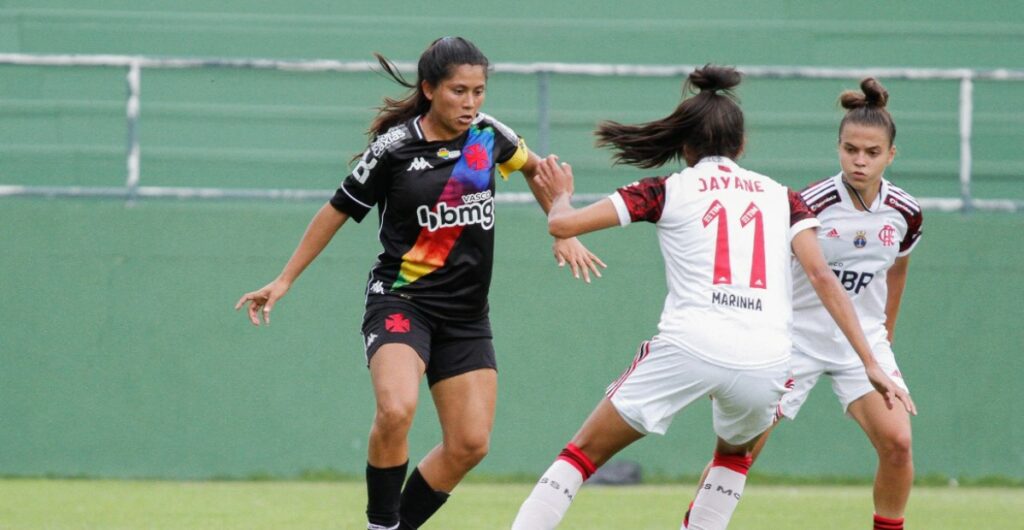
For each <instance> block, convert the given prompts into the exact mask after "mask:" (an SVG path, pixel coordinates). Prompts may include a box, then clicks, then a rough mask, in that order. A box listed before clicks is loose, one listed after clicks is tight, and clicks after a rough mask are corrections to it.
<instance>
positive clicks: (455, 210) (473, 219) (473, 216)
mask: <svg viewBox="0 0 1024 530" xmlns="http://www.w3.org/2000/svg"><path fill="white" fill-rule="evenodd" d="M485 156H486V153H485ZM462 202H463V204H460V205H458V206H454V207H452V206H448V203H445V202H439V203H437V210H435V211H431V210H430V208H429V207H428V206H426V205H421V206H420V207H419V208H416V220H417V221H419V224H420V226H422V227H424V228H426V229H427V230H429V231H431V232H434V231H436V230H438V229H440V228H445V227H449V226H466V225H475V224H478V225H480V226H482V227H483V229H484V230H490V229H491V228H492V227H493V226H494V198H493V197H491V190H484V191H481V192H479V193H470V194H468V195H463V196H462Z"/></svg>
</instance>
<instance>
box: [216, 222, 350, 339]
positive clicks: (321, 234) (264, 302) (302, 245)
mask: <svg viewBox="0 0 1024 530" xmlns="http://www.w3.org/2000/svg"><path fill="white" fill-rule="evenodd" d="M347 220H348V215H346V214H344V213H342V212H339V211H338V210H337V209H335V208H334V207H333V206H331V205H330V203H328V204H325V205H323V207H321V208H320V211H318V212H317V213H316V215H314V216H313V220H312V221H310V222H309V226H308V227H306V233H305V234H303V236H302V240H301V241H299V246H298V247H296V249H295V252H293V253H292V257H291V258H289V259H288V263H286V264H285V266H284V269H282V270H281V274H279V275H278V276H277V278H275V279H274V280H273V281H272V282H270V283H268V284H267V285H264V286H263V287H261V288H260V289H257V290H255V291H251V292H248V293H245V294H244V295H242V297H241V298H239V299H238V303H236V304H235V310H236V311H237V310H239V309H241V308H242V306H243V305H246V304H248V306H249V307H248V313H249V321H250V322H252V324H253V325H254V326H259V325H260V312H261V310H262V313H263V321H264V322H266V323H267V324H268V325H269V324H270V310H271V309H273V308H274V304H276V303H277V301H278V300H279V299H280V298H281V297H282V296H284V295H285V293H287V292H288V289H290V288H291V286H292V283H294V282H295V280H296V279H298V277H299V275H300V274H302V271H304V270H306V267H308V266H309V264H310V263H312V262H313V260H314V259H316V257H317V256H318V255H320V252H321V251H323V249H324V248H325V247H326V246H327V244H328V243H330V242H331V238H333V237H334V234H336V233H337V232H338V229H339V228H341V225H343V224H345V221H347Z"/></svg>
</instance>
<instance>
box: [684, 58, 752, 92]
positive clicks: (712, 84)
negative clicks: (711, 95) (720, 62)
mask: <svg viewBox="0 0 1024 530" xmlns="http://www.w3.org/2000/svg"><path fill="white" fill-rule="evenodd" d="M741 77H742V75H741V74H740V73H739V72H738V71H737V70H736V69H735V68H733V67H731V66H712V65H710V64H706V65H704V66H703V67H701V68H698V69H696V70H694V71H693V73H691V74H690V76H689V81H690V84H692V85H693V86H695V87H697V88H699V89H701V91H711V92H714V91H717V90H729V89H731V88H733V87H735V86H736V85H738V84H740V78H741Z"/></svg>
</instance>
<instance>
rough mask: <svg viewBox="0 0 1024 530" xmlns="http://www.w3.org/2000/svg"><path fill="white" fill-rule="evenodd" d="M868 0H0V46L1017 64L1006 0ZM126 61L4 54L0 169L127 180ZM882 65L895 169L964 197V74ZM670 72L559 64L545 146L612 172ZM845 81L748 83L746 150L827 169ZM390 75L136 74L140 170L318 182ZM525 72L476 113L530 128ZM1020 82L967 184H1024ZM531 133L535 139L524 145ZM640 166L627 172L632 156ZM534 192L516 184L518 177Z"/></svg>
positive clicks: (980, 96) (663, 105)
mask: <svg viewBox="0 0 1024 530" xmlns="http://www.w3.org/2000/svg"><path fill="white" fill-rule="evenodd" d="M984 6H985V7H984V8H980V7H979V4H970V5H968V4H964V3H963V2H958V1H953V0H942V1H938V2H936V1H931V0H929V1H925V0H915V1H904V2H898V3H893V2H879V1H874V2H861V3H858V4H857V5H856V6H853V5H849V4H843V3H835V4H824V3H822V2H817V1H812V0H800V1H796V0H790V1H782V0H774V1H762V2H738V1H726V2H697V1H692V0H691V1H659V2H640V3H637V2H631V3H623V2H613V1H609V0H603V1H596V2H594V1H569V2H547V1H540V0H527V1H524V2H517V3H515V4H514V5H513V4H490V3H487V4H485V3H480V4H466V3H465V2H452V1H438V2H430V3H429V4H427V3H423V2H388V1H381V2H351V1H350V2H338V1H306V2H280V1H276V2H271V1H250V0H247V1H241V0H231V1H223V2H200V1H196V0H185V1H180V2H173V3H171V2H152V1H150V2H145V1H142V2H140V1H137V0H133V1H127V0H118V1H113V0H108V1H98V0H84V1H71V0H59V1H58V0H49V1H47V0H32V1H27V0H0V52H21V53H41V54H68V53H79V54H132V55H135V54H142V55H150V56H185V57H243V58H249V57H268V58H281V59H337V60H359V61H365V60H372V55H371V54H372V52H374V51H379V52H382V53H384V54H385V55H387V56H388V57H391V58H392V59H396V60H406V61H414V60H415V59H416V58H417V57H418V56H419V54H420V52H421V51H422V50H423V48H424V47H425V46H426V45H427V43H429V42H430V41H431V40H433V39H434V38H436V37H437V36H439V35H445V34H460V35H465V36H467V37H469V38H471V39H473V40H474V41H475V42H477V43H478V44H479V45H480V46H481V48H482V49H483V50H484V51H485V52H486V53H487V54H488V55H489V57H490V58H491V59H492V60H493V61H495V62H520V63H529V62H536V61H566V62H589V63H626V64H703V63H706V62H717V63H726V64H740V65H808V66H838V67H872V66H875V67H904V66H905V67H935V68H961V67H970V68H1014V69H1024V10H1022V9H1020V4H1019V2H1017V1H1016V0H1008V1H1002V2H998V1H996V2H985V3H984ZM124 74H125V72H124V71H122V70H121V69H111V68H53V67H27V66H0V183H5V184H47V185H66V184H74V185H103V186H113V185H118V184H120V183H123V182H124V178H125V169H124V166H125V163H124V152H125V136H126V132H125V123H124V122H125V119H124V93H125V82H124ZM883 81H885V82H886V84H887V86H888V87H889V88H890V89H891V92H892V102H891V109H892V111H893V113H894V115H895V117H896V120H897V124H898V125H899V131H900V135H899V137H898V139H897V145H898V147H899V149H900V159H901V161H900V164H899V165H898V166H897V167H896V168H894V171H895V172H896V173H895V176H897V177H898V178H899V180H900V181H901V182H902V183H903V184H904V185H905V186H906V187H907V188H908V189H911V190H912V191H915V192H916V193H918V194H919V195H920V196H947V197H948V196H959V194H960V186H959V181H958V174H959V132H958V111H957V103H958V90H959V84H958V82H956V81H897V80H891V81H887V80H884V79H883ZM680 84H681V79H637V78H595V77H587V76H555V77H554V78H553V79H552V81H551V89H550V90H551V94H550V95H551V100H552V106H553V107H552V116H551V117H552V125H553V127H554V131H553V133H552V137H551V144H550V145H551V150H552V151H554V152H557V153H559V154H560V155H561V156H562V157H563V159H566V160H570V161H572V162H574V163H575V164H576V165H577V167H578V168H581V169H583V170H585V175H587V177H588V178H587V179H586V180H585V181H583V182H581V184H580V186H581V191H604V190H606V189H609V188H610V187H612V186H613V185H614V184H616V183H618V182H619V178H618V176H616V175H615V174H613V173H611V172H610V171H609V169H608V167H609V158H608V155H607V153H606V152H603V151H595V150H594V149H592V143H593V140H592V135H591V131H592V130H593V128H594V125H595V124H596V123H597V122H598V121H600V120H604V119H615V120H618V121H624V122H636V121H645V120H650V119H654V118H658V117H661V116H663V115H664V114H665V113H667V112H668V110H669V109H670V108H671V107H672V106H674V105H675V103H676V102H677V101H678V97H679V90H680ZM855 87H856V83H855V82H854V81H851V80H845V81H829V80H819V81H793V80H777V79H776V80H753V79H752V80H749V81H748V82H746V83H745V84H743V85H741V87H740V90H739V94H740V96H741V97H742V99H743V101H744V104H745V108H746V110H747V113H748V122H749V128H750V142H749V145H748V149H747V159H748V161H749V163H750V165H751V166H752V167H757V168H759V169H761V170H762V171H763V172H766V173H768V174H771V175H774V176H776V177H778V178H779V179H780V180H783V181H785V182H787V183H791V184H794V185H796V184H802V183H805V182H807V181H808V180H812V179H815V178H819V177H820V176H821V175H823V174H827V173H830V172H832V171H834V166H835V162H834V158H835V157H834V154H833V153H834V145H835V136H836V124H837V122H838V120H839V118H840V117H841V114H840V111H839V110H838V109H837V107H836V104H835V102H836V97H837V95H838V94H839V92H840V91H841V90H843V89H848V88H855ZM396 88H398V87H397V86H396V85H393V84H391V83H390V82H389V81H387V80H386V79H384V78H383V77H382V76H378V75H374V74H369V73H367V74H324V73H318V74H310V73H306V74H302V73H282V72H269V71H240V70H226V69H205V70H152V69H149V70H144V71H143V74H142V122H141V129H140V131H141V141H142V165H141V167H142V183H143V184H148V185H171V186H221V187H288V188H315V189H319V188H323V187H325V183H335V182H337V181H339V180H340V178H341V175H342V173H343V172H344V166H345V164H346V162H347V160H348V159H349V158H350V157H351V156H352V155H353V154H354V153H358V152H361V151H362V149H363V147H364V146H365V141H366V139H365V138H364V137H363V131H364V130H365V129H366V126H367V124H368V123H369V121H370V119H371V117H372V115H373V108H374V107H375V106H376V105H379V104H380V100H381V97H382V96H383V95H385V94H388V95H393V96H394V95H398V94H399V93H400V91H399V90H396ZM536 102H537V82H536V79H535V78H534V77H533V76H519V75H511V74H503V75H495V76H493V78H492V82H491V84H490V87H489V99H488V103H487V106H486V107H485V110H487V111H488V112H490V113H491V114H494V115H496V116H498V117H499V118H500V119H502V120H504V121H506V122H508V124H509V125H511V126H512V127H514V128H515V129H517V130H518V131H519V132H520V133H521V134H522V135H523V136H525V137H526V138H527V140H528V141H529V142H532V141H534V140H535V139H536V138H537V109H536ZM1022 109H1024V82H995V81H984V82H978V83H977V86H976V89H975V115H974V156H975V163H974V176H975V190H974V192H975V195H976V196H978V197H982V198H1004V197H1008V198H1013V199H1018V200H1024V187H1022V186H1021V185H1020V180H1021V178H1024V176H1022V175H1021V167H1024V157H1022V155H1021V152H1022V149H1021V147H1022V146H1024V110H1022ZM535 145H536V144H535ZM636 175H639V174H638V173H637V174H636ZM512 189H514V190H516V191H524V190H525V187H524V186H522V185H521V184H520V185H518V186H516V187H514V188H512Z"/></svg>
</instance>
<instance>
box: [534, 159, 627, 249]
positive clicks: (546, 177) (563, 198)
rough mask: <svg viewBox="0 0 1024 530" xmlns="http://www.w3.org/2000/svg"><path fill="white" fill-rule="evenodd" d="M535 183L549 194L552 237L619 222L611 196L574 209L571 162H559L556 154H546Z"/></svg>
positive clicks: (590, 230)
mask: <svg viewBox="0 0 1024 530" xmlns="http://www.w3.org/2000/svg"><path fill="white" fill-rule="evenodd" d="M536 181H537V184H538V185H539V186H540V187H541V188H542V189H544V193H546V194H547V195H548V196H550V197H551V210H550V211H549V212H548V231H549V232H551V235H553V236H555V237H575V236H578V235H580V234H586V233H588V232H595V231H597V230H602V229H605V228H608V227H612V226H618V225H619V214H618V213H617V212H616V211H615V206H614V205H612V201H611V200H610V199H607V198H605V199H601V200H599V201H597V202H595V203H593V204H590V205H587V206H584V207H583V208H580V209H576V208H573V206H572V202H571V199H572V192H573V174H572V166H570V165H569V164H563V163H559V162H558V157H556V156H549V157H547V158H545V159H544V160H543V161H542V162H541V163H540V166H539V168H538V170H537V178H536Z"/></svg>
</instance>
